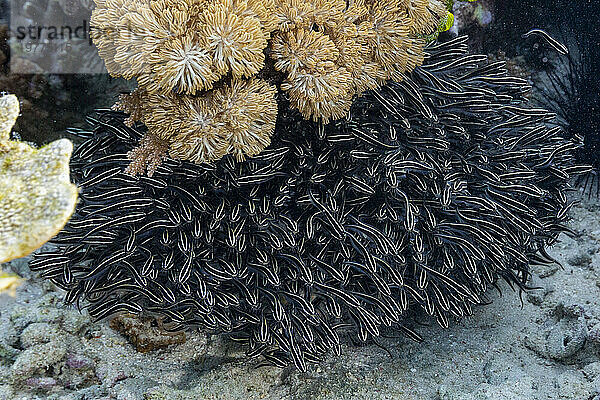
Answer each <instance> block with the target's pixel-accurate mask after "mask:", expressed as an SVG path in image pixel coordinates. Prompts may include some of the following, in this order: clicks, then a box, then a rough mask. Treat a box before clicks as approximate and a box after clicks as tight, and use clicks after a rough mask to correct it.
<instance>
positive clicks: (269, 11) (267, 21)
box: [91, 0, 447, 175]
mask: <svg viewBox="0 0 600 400" xmlns="http://www.w3.org/2000/svg"><path fill="white" fill-rule="evenodd" d="M446 15H447V11H446V8H445V6H444V4H443V2H441V1H439V0H356V1H345V0H308V1H304V0H302V1H298V0H269V1H259V0H201V1H196V0H185V1H180V0H178V1H175V0H153V1H142V0H127V1H124V0H119V1H106V0H97V1H96V8H95V10H94V12H93V15H92V21H91V23H92V25H93V26H94V33H93V37H94V42H95V43H96V45H97V46H98V48H99V51H100V55H101V56H102V58H103V59H104V60H105V62H106V67H107V69H108V71H109V72H110V74H111V75H113V76H120V77H125V78H129V79H130V78H136V79H137V82H138V84H139V89H138V90H139V91H140V92H144V93H147V94H148V96H151V97H152V100H153V102H154V103H155V105H156V108H157V109H158V110H159V111H157V112H155V111H154V109H153V108H150V107H146V108H144V107H140V108H139V109H133V108H132V107H129V108H127V109H126V111H127V112H129V113H130V114H132V117H131V120H130V121H129V122H134V121H140V122H143V123H144V124H146V125H147V127H148V134H149V135H153V136H154V137H155V139H156V138H160V143H161V145H160V146H157V147H156V148H154V149H152V151H151V152H152V153H153V154H155V156H154V157H152V159H147V158H146V157H145V156H144V155H145V154H146V153H148V151H147V149H142V150H140V151H136V152H133V153H131V158H132V159H133V163H134V164H135V166H133V167H132V168H130V169H129V170H130V171H132V172H133V171H135V172H138V173H139V172H143V171H140V166H148V167H150V168H149V171H148V172H149V174H150V175H151V174H152V172H153V168H154V167H155V163H154V162H155V161H156V160H157V159H160V158H162V157H163V156H164V155H166V154H167V152H168V154H169V155H170V156H171V157H175V158H179V159H183V160H188V161H192V162H195V163H202V162H207V161H212V160H215V159H219V158H220V157H222V156H223V155H225V154H230V153H233V154H235V156H236V158H238V159H240V158H243V157H246V156H252V155H255V154H256V153H257V152H258V151H260V150H262V149H264V148H265V147H266V146H267V145H268V143H269V140H268V137H270V136H271V135H272V134H273V131H274V126H273V124H267V125H266V128H265V129H263V130H262V132H261V135H260V136H261V139H260V140H257V139H256V136H255V133H256V132H255V131H253V130H242V131H240V132H239V135H240V136H243V135H245V136H247V137H248V138H241V137H240V138H238V139H239V140H237V141H236V143H237V145H233V144H231V143H229V145H227V146H221V145H217V148H216V149H215V150H214V151H212V149H211V150H208V151H204V149H205V148H202V149H201V150H200V151H195V146H194V145H190V144H189V142H188V141H192V142H195V141H197V140H200V141H204V142H223V137H221V136H220V134H219V130H210V131H206V130H201V131H193V133H192V134H191V135H184V136H178V135H169V134H165V132H164V131H167V132H170V131H171V129H172V128H171V127H172V120H171V119H169V118H165V119H161V116H162V113H161V109H163V108H169V107H171V105H172V103H173V102H174V101H178V102H187V103H192V102H194V101H195V100H194V99H195V98H196V97H201V98H203V97H204V98H205V97H210V96H212V94H211V92H212V91H217V92H219V91H232V92H235V91H237V90H238V86H239V85H240V83H239V82H240V80H250V81H252V82H254V83H255V82H257V81H260V82H263V81H264V82H265V84H264V85H263V93H262V95H263V96H268V97H270V96H271V94H272V93H271V92H272V88H273V87H275V86H277V87H278V88H279V89H280V90H281V91H282V92H283V93H284V94H285V96H286V97H287V99H288V100H289V105H290V106H291V107H293V108H295V109H298V110H299V111H300V112H301V114H302V115H303V116H304V117H305V118H307V119H313V120H315V121H322V122H324V123H327V122H329V121H330V120H334V119H338V118H341V117H344V116H345V115H346V113H347V112H348V111H349V109H350V106H351V104H352V100H353V99H354V98H355V97H356V96H359V95H360V94H361V93H363V92H364V91H365V90H368V89H375V88H377V87H379V86H381V85H383V84H384V83H385V82H386V81H387V80H390V79H392V80H395V81H400V80H402V79H403V74H404V73H406V72H408V71H411V70H412V69H413V68H414V67H416V66H417V65H420V64H421V63H422V61H423V46H424V45H425V42H426V41H425V39H424V38H425V36H427V35H430V34H432V33H434V32H436V29H437V28H438V26H439V25H440V21H442V19H443V18H445V17H446ZM163 96H166V97H163ZM173 97H176V98H177V99H176V100H173ZM162 102H164V103H165V104H160V103H162ZM209 103H210V102H209ZM233 103H234V104H235V102H233ZM265 104H266V105H265V107H267V106H268V109H267V110H261V111H265V112H266V113H267V114H269V115H271V114H274V115H277V105H276V103H275V102H273V101H267V102H266V103H265ZM131 105H133V104H131V103H130V106H131ZM218 107H219V104H208V108H207V110H206V113H208V114H217V113H219V112H220V109H219V108H218ZM235 107H238V108H240V110H239V112H248V113H249V118H250V119H255V120H256V121H257V123H256V124H258V125H261V126H262V125H264V124H263V122H262V121H260V118H258V116H257V115H255V114H253V113H252V111H247V110H244V109H243V105H235ZM157 114H160V115H157ZM149 120H152V121H155V122H156V124H148V122H147V121H149ZM184 123H185V122H184ZM189 123H190V124H191V123H193V122H189ZM223 123H224V124H226V125H227V124H229V121H223ZM236 123H237V122H236V121H232V124H233V125H235V124H236ZM256 124H255V125H256ZM263 136H266V138H264V137H263ZM155 139H152V140H146V141H144V143H143V146H146V147H147V146H148V143H155V142H156V140H155ZM226 141H227V140H225V142H226ZM175 147H177V148H178V149H180V150H175V151H173V150H174V148H175ZM182 148H183V149H185V150H181V149H182ZM138 155H141V156H140V157H138Z"/></svg>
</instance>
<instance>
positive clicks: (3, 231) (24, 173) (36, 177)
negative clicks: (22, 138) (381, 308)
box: [0, 95, 77, 262]
mask: <svg viewBox="0 0 600 400" xmlns="http://www.w3.org/2000/svg"><path fill="white" fill-rule="evenodd" d="M18 115H19V101H18V100H17V98H16V97H15V96H13V95H4V96H2V97H0V221H1V222H0V262H5V261H9V260H11V259H14V258H18V257H22V256H25V255H27V254H29V253H30V252H32V251H33V250H35V249H37V248H38V247H40V246H41V245H42V244H43V243H45V242H46V241H47V240H48V239H50V238H51V237H52V236H54V235H55V234H56V233H58V231H59V230H60V229H62V227H63V226H64V225H65V223H66V222H67V220H68V219H69V217H70V216H71V214H72V213H73V210H74V209H75V205H76V201H77V188H76V187H75V185H73V184H71V183H70V180H69V159H70V157H71V152H72V149H73V145H72V144H71V142H70V141H68V140H66V139H61V140H58V141H56V142H53V143H51V144H49V145H47V146H45V147H42V148H40V149H34V148H32V147H31V146H29V145H27V144H25V143H22V142H18V141H13V140H10V131H11V128H12V127H13V125H14V123H15V121H16V119H17V116H18Z"/></svg>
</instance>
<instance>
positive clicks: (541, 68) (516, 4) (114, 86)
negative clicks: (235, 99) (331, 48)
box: [0, 0, 600, 144]
mask: <svg viewBox="0 0 600 400" xmlns="http://www.w3.org/2000/svg"><path fill="white" fill-rule="evenodd" d="M48 1H50V0H35V1H34V2H33V3H35V5H36V6H38V7H42V6H43V5H45V4H47V3H48ZM69 1H77V0H63V1H62V2H61V4H65V3H69ZM28 3H30V4H28ZM33 3H32V2H30V1H26V0H0V92H2V91H7V92H10V93H14V94H16V95H17V96H18V97H19V99H20V100H21V102H22V116H21V118H20V119H19V121H18V122H17V126H16V127H15V132H16V133H17V134H18V135H19V137H20V138H21V139H22V140H27V141H32V142H35V143H38V144H43V143H48V142H50V141H52V140H55V139H57V138H59V137H70V135H68V134H67V132H66V129H67V128H68V127H84V126H85V117H86V115H89V114H90V113H92V112H93V110H94V109H96V108H105V107H109V106H110V105H112V104H113V102H114V101H115V99H116V96H117V95H118V94H119V93H120V92H122V91H125V90H128V88H130V87H131V86H132V84H131V83H127V82H124V81H123V80H121V79H114V78H111V77H109V76H108V75H85V74H81V75H48V74H43V75H14V74H10V65H9V61H10V57H11V55H10V51H9V48H8V43H7V38H8V23H9V15H10V13H9V9H8V6H9V5H12V6H13V7H20V8H23V9H24V8H26V7H27V6H30V5H31V4H33ZM478 6H481V7H484V8H485V9H488V10H490V11H491V13H492V20H491V23H489V24H484V25H482V24H480V23H478V22H477V21H476V20H471V21H468V22H467V23H466V25H465V29H464V30H462V31H461V32H460V33H461V34H464V33H467V34H469V35H470V37H471V39H470V42H471V50H472V52H474V53H476V52H477V53H483V54H489V55H490V56H491V57H492V58H506V59H507V60H508V61H509V65H510V67H511V71H512V72H513V74H515V75H520V76H523V77H526V78H528V79H531V82H532V84H533V86H534V91H533V97H532V99H533V101H534V102H535V100H536V96H537V93H539V92H540V91H543V90H544V87H543V86H544V85H545V84H546V83H545V81H544V78H543V76H542V75H543V74H544V73H545V72H547V71H549V70H551V71H558V73H560V74H563V75H565V74H568V73H569V71H567V69H566V68H565V67H564V65H562V64H563V62H564V60H561V59H560V58H559V57H557V56H556V52H555V51H553V50H552V49H551V48H549V46H547V45H546V44H545V43H544V42H543V40H541V39H539V38H536V37H533V38H531V37H530V38H527V39H524V38H522V35H523V34H524V33H525V32H527V31H529V30H530V29H532V28H542V29H545V30H547V31H548V32H549V33H551V34H552V35H553V36H554V37H556V38H557V39H558V40H561V41H566V42H568V44H569V47H573V48H580V49H583V51H586V49H589V48H591V47H592V46H597V47H598V48H600V39H599V38H600V22H599V20H600V0H558V1H554V0H525V1H523V0H521V1H519V0H479V2H476V3H467V4H466V5H464V7H471V8H474V7H478ZM42 8H43V7H42ZM14 11H15V10H13V12H14ZM17 11H19V12H20V9H19V10H17ZM65 12H67V11H65ZM448 36H449V34H446V35H442V37H441V39H444V38H447V37H448ZM582 43H584V44H585V45H581V44H582ZM599 62H600V61H596V65H597V64H598V63H599ZM540 74H542V75H540ZM598 79H600V77H598V78H596V83H597V81H598ZM596 86H600V85H596ZM70 138H72V137H70Z"/></svg>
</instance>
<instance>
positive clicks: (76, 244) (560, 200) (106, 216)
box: [30, 37, 586, 370]
mask: <svg viewBox="0 0 600 400" xmlns="http://www.w3.org/2000/svg"><path fill="white" fill-rule="evenodd" d="M466 41H467V39H466V38H465V37H462V38H457V39H454V40H452V41H450V42H447V43H443V44H431V45H429V46H428V47H427V48H426V50H427V56H426V59H425V61H424V64H423V65H422V66H420V67H417V68H415V69H414V70H413V71H412V72H411V73H408V74H407V75H406V77H405V78H404V79H403V81H402V82H401V83H389V84H387V85H385V86H384V87H382V88H380V89H378V90H376V91H372V92H369V93H367V94H365V96H363V97H361V98H360V99H359V100H357V101H356V102H355V103H354V104H353V106H352V108H351V110H350V113H349V115H348V117H346V118H343V119H340V120H338V121H336V122H333V123H330V124H328V125H326V126H324V127H323V128H322V129H315V126H314V124H313V123H311V122H310V121H306V120H303V118H302V117H301V116H300V115H299V114H298V113H297V112H296V111H290V110H285V111H283V112H282V113H281V115H280V118H279V120H278V122H277V130H276V134H275V135H274V136H273V143H272V144H271V146H270V147H269V149H267V150H265V151H263V152H262V153H261V154H259V155H258V156H256V157H253V158H251V159H248V160H245V161H244V162H237V161H236V160H235V158H234V157H233V156H231V155H227V156H225V157H223V158H222V159H221V160H219V161H218V162H215V163H212V164H204V165H195V164H193V163H190V162H185V161H180V160H172V159H168V160H165V161H164V163H163V164H161V165H160V166H158V167H157V169H156V171H155V174H154V176H153V177H147V176H141V177H139V178H137V177H132V176H129V175H127V174H125V173H124V172H123V169H124V167H125V166H126V165H127V163H128V160H127V158H126V157H125V153H126V152H128V151H130V150H131V149H132V148H133V147H134V146H136V145H137V143H138V141H139V140H140V138H141V137H142V136H143V135H144V133H145V128H143V127H135V128H131V127H128V126H126V124H124V121H125V119H126V118H127V115H125V114H123V113H120V112H114V111H110V112H103V113H101V114H100V115H99V117H98V120H97V122H96V124H95V127H94V129H93V132H81V134H82V136H84V137H85V138H86V139H87V140H86V142H85V143H84V144H82V145H81V146H80V147H79V148H78V149H77V150H76V152H75V154H74V157H73V162H72V166H73V176H74V177H75V179H76V180H77V181H78V182H80V183H81V186H82V193H81V198H82V201H81V204H80V207H78V209H77V211H76V214H75V215H74V217H73V219H72V220H71V221H70V222H69V224H68V225H67V227H66V228H65V229H64V230H63V231H62V232H61V233H60V234H59V235H58V236H57V237H56V238H55V239H54V240H53V243H54V244H55V245H56V248H54V249H52V250H49V251H48V252H45V253H40V254H38V255H36V259H35V260H33V261H32V262H31V264H30V267H31V268H32V269H33V270H37V271H40V272H41V274H42V276H43V277H45V278H47V279H50V280H51V281H53V282H54V283H56V284H57V285H58V286H59V287H60V288H62V289H64V290H65V291H66V292H67V294H66V301H67V302H68V303H74V304H80V305H82V306H85V307H86V308H87V310H88V312H89V313H90V315H92V316H93V317H95V318H103V317H106V316H109V315H112V314H114V313H117V312H123V311H125V312H129V313H135V314H144V313H147V314H150V315H155V316H156V315H158V316H161V317H162V318H161V321H163V322H164V323H165V326H167V327H170V328H173V329H177V328H183V327H186V326H201V327H203V328H205V329H208V330H210V331H212V332H220V333H225V334H228V335H230V336H232V337H233V338H235V339H238V340H242V341H244V342H245V343H246V344H247V349H248V356H249V357H257V356H261V355H262V356H264V358H265V359H266V360H267V361H269V362H271V363H274V364H276V365H280V366H282V365H286V364H289V363H294V364H295V365H296V366H297V367H298V368H299V369H302V370H304V369H306V368H307V364H309V363H313V362H317V361H318V360H320V359H322V358H323V357H324V356H325V354H327V353H328V352H339V351H341V344H342V342H343V341H344V338H346V337H348V336H350V337H353V338H357V339H358V340H360V341H363V342H364V341H369V340H371V339H373V340H376V339H377V337H378V336H381V335H387V334H394V333H397V332H405V333H407V334H408V335H409V336H411V337H413V338H417V337H418V336H417V335H416V333H414V331H413V330H412V329H413V328H414V324H413V321H414V319H415V313H416V312H420V313H421V314H427V315H429V316H431V317H432V318H435V319H436V320H437V321H438V323H439V324H440V325H442V326H444V327H446V326H448V325H449V324H450V322H451V321H452V320H453V319H455V318H460V317H463V316H465V315H470V314H471V313H472V311H473V307H474V305H477V304H482V303H485V302H486V290H487V289H488V288H489V287H490V286H492V285H495V284H496V283H497V281H498V279H502V278H503V279H505V280H507V281H508V282H509V283H511V284H516V285H519V286H521V287H522V286H524V285H525V283H526V281H527V278H528V275H529V264H530V263H533V262H536V263H544V262H548V259H549V257H548V256H547V254H546V252H545V248H546V246H547V245H548V244H550V243H552V242H553V241H554V240H555V239H556V237H557V236H558V235H559V234H560V233H561V232H563V231H565V230H566V227H565V225H564V223H565V221H566V220H567V219H568V210H569V208H570V207H571V206H572V204H573V202H572V201H570V200H569V199H568V198H567V196H566V193H567V192H568V190H569V189H570V184H569V182H570V181H571V179H572V177H574V176H577V174H578V173H580V172H583V171H585V170H586V168H584V167H581V166H579V165H577V163H576V162H575V160H574V156H573V151H574V150H575V149H577V148H579V147H580V146H581V142H580V141H578V140H577V139H576V138H573V139H570V138H565V137H564V136H563V134H562V132H561V131H560V129H557V128H551V127H550V126H549V125H548V123H549V122H551V121H552V119H553V114H552V113H550V112H547V111H545V110H543V109H532V108H528V107H527V106H526V102H525V98H524V96H523V95H524V93H526V92H527V90H528V89H529V87H528V85H527V81H525V80H523V79H519V78H514V77H510V76H508V75H507V73H506V70H505V68H504V63H502V62H495V63H488V62H486V61H485V60H486V57H485V56H480V55H469V54H467V51H466V50H467V49H466V47H467V46H466ZM417 319H422V318H421V317H419V318H417Z"/></svg>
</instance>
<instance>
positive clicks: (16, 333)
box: [0, 200, 600, 400]
mask: <svg viewBox="0 0 600 400" xmlns="http://www.w3.org/2000/svg"><path fill="white" fill-rule="evenodd" d="M572 216H573V220H572V221H571V224H570V226H571V228H572V229H573V230H574V231H575V232H576V234H577V236H576V237H575V238H570V237H567V236H566V235H562V236H561V237H560V240H559V242H558V243H557V244H556V245H554V246H553V247H552V248H551V249H550V254H552V255H553V256H554V257H556V258H557V260H558V261H560V263H562V265H563V267H564V268H563V269H561V268H560V267H559V266H558V265H556V266H550V267H547V266H546V267H533V279H532V282H531V285H532V286H536V287H540V288H541V289H538V290H532V291H530V292H529V293H524V294H523V295H522V299H523V304H521V301H520V298H519V294H518V293H517V292H513V291H511V290H510V288H508V286H507V285H501V287H502V288H503V290H502V291H503V295H502V296H499V295H498V293H497V291H495V290H494V289H492V290H491V291H490V299H491V300H493V302H492V304H490V305H487V306H481V307H476V308H475V313H474V315H473V316H471V317H469V318H466V319H464V320H462V321H458V322H455V323H453V324H452V325H451V327H450V328H449V329H447V330H444V329H442V328H440V327H438V326H437V325H435V324H432V325H430V326H423V327H420V328H419V333H421V334H422V335H423V336H424V337H425V338H426V340H425V342H424V343H414V342H411V341H409V340H408V339H405V338H395V339H391V338H389V339H382V340H381V342H382V343H381V344H382V345H383V346H384V347H385V348H386V349H387V351H386V350H383V349H381V348H379V347H377V346H375V345H372V346H365V347H355V346H352V345H348V346H344V348H343V354H342V356H341V357H334V356H332V357H330V358H329V359H328V360H327V361H326V362H324V363H323V364H321V365H318V366H314V367H313V368H311V369H310V371H309V372H308V373H305V374H302V373H299V372H297V371H295V370H293V369H291V368H288V369H283V370H281V369H278V368H274V367H260V368H257V367H256V364H255V362H248V361H245V359H244V353H243V349H242V348H240V347H239V346H237V345H236V344H232V343H231V342H229V341H226V340H223V339H220V338H218V337H213V338H208V337H207V336H206V335H204V334H203V333H201V332H189V333H187V340H186V342H185V343H183V344H176V345H171V346H169V347H168V348H166V349H162V350H157V351H153V352H150V353H145V354H142V353H138V352H137V351H136V350H135V349H134V347H133V346H132V345H131V344H130V343H129V341H128V340H127V339H126V338H125V337H124V336H122V335H121V334H120V333H117V332H116V331H114V330H112V329H111V328H110V327H109V325H108V322H106V321H104V322H99V323H92V322H90V320H89V319H88V318H87V317H86V316H85V315H81V314H79V312H78V311H76V310H74V309H72V308H67V307H65V306H63V305H62V304H61V302H60V299H61V297H62V293H60V292H58V291H57V290H56V289H55V288H53V287H52V285H50V284H48V283H45V282H42V281H40V280H39V279H36V278H35V277H32V276H31V274H30V273H29V271H28V269H27V263H26V260H25V261H24V260H17V261H14V262H12V263H10V264H9V265H4V266H3V268H4V269H5V270H13V271H17V272H19V273H20V274H22V275H24V276H27V277H29V279H28V280H27V282H26V283H25V284H24V285H22V286H21V287H20V288H19V289H18V290H17V294H16V297H15V298H11V297H8V296H7V295H2V297H0V399H2V400H5V399H6V400H21V399H22V400H25V399H60V400H84V399H86V400H91V399H105V400H106V399H121V400H125V399H127V400H129V399H131V400H137V399H152V400H155V399H156V400H158V399H290V400H292V399H293V400H304V399H331V400H338V399H339V400H341V399H395V400H396V399H407V400H408V399H410V400H412V399H424V400H429V399H441V400H479V399H490V400H492V399H493V400H510V399H514V400H525V399H527V400H529V399H531V400H534V399H536V400H537V399H540V400H542V399H573V400H592V399H593V400H600V288H599V286H600V201H598V200H591V201H587V200H586V201H583V202H582V204H581V205H579V206H577V207H575V208H574V209H573V212H572ZM388 351H389V354H388Z"/></svg>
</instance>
